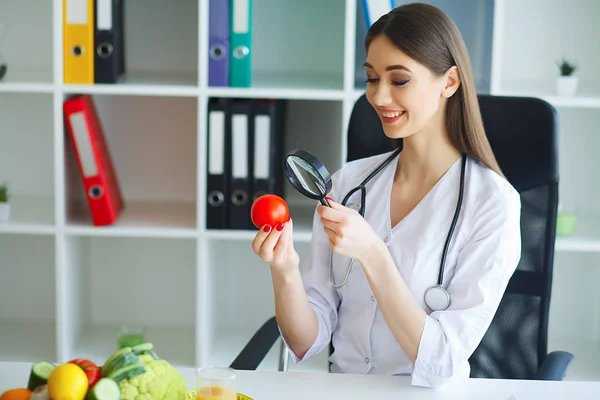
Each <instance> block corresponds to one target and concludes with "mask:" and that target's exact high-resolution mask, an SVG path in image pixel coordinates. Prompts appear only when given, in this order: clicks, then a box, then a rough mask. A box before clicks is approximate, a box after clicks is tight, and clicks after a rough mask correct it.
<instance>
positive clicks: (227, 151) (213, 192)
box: [206, 99, 231, 229]
mask: <svg viewBox="0 0 600 400" xmlns="http://www.w3.org/2000/svg"><path fill="white" fill-rule="evenodd" d="M229 103H230V102H229V100H227V99H210V100H209V103H208V121H207V135H206V136H207V176H206V195H207V198H206V229H226V228H227V225H228V222H227V216H228V208H229V173H230V165H231V144H230V141H231V136H230V134H229V133H230V132H231V118H230V112H231V109H230V104H229Z"/></svg>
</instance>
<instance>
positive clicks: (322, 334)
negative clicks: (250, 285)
mask: <svg viewBox="0 0 600 400" xmlns="http://www.w3.org/2000/svg"><path fill="white" fill-rule="evenodd" d="M340 175H341V171H338V172H336V173H335V174H333V175H332V190H331V192H330V194H329V196H330V197H332V198H333V199H336V200H337V197H336V196H337V195H338V190H337V188H338V187H339V184H340V183H339V179H340V178H339V177H340ZM292 218H293V216H292ZM330 251H331V250H330V247H329V238H328V237H327V235H326V234H325V231H324V230H323V224H322V223H321V221H320V217H319V214H318V213H317V212H316V209H315V211H314V214H313V222H312V239H311V242H310V250H309V252H308V256H307V258H306V260H305V262H304V265H303V268H302V271H301V272H302V282H303V284H304V289H305V291H306V295H307V297H308V301H309V303H310V305H311V307H312V309H313V310H314V311H315V314H316V316H317V319H318V321H319V331H318V334H317V338H316V340H315V342H314V343H313V345H312V346H311V347H310V348H309V349H308V351H307V352H306V354H304V357H302V358H300V357H298V355H297V354H295V353H294V351H293V350H292V348H291V347H290V346H289V343H288V341H287V338H286V337H285V335H284V334H283V332H282V331H281V328H280V329H279V332H280V334H281V338H282V339H283V342H284V344H285V345H286V347H287V349H288V350H289V353H290V355H291V356H292V359H293V360H294V362H295V363H299V362H301V361H305V360H308V359H309V358H311V357H312V356H314V355H316V354H319V353H320V352H321V351H323V350H324V349H325V348H327V346H328V345H329V342H330V340H331V335H332V333H333V331H334V330H335V328H336V326H337V323H338V316H337V310H338V306H339V304H340V299H339V296H338V294H337V291H336V290H335V289H334V288H332V287H331V285H330V284H329V255H330Z"/></svg>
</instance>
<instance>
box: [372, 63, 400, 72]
mask: <svg viewBox="0 0 600 400" xmlns="http://www.w3.org/2000/svg"><path fill="white" fill-rule="evenodd" d="M363 65H364V66H365V67H367V68H371V69H374V68H373V66H372V65H371V64H369V63H368V62H366V63H364V64H363ZM395 69H403V70H404V71H408V72H411V71H410V69H408V68H406V67H405V66H404V65H400V64H395V65H388V66H387V67H385V70H386V71H393V70H395Z"/></svg>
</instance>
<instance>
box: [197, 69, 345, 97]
mask: <svg viewBox="0 0 600 400" xmlns="http://www.w3.org/2000/svg"><path fill="white" fill-rule="evenodd" d="M340 79H342V76H341V75H340V74H329V75H327V74H318V73H313V74H306V73H304V74H303V73H298V74H296V73H264V74H260V73H256V74H255V75H254V77H253V84H252V87H251V88H233V87H209V88H208V89H207V93H208V95H209V96H210V97H255V98H273V99H298V100H343V99H344V97H345V93H344V91H343V90H341V89H340V88H339V85H338V84H337V82H338V81H339V80H340Z"/></svg>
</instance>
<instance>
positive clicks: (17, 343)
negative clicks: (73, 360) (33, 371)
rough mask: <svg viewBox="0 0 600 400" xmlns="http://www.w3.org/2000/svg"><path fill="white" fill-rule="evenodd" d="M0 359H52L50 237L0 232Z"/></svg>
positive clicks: (52, 323) (52, 282)
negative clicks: (0, 257) (0, 255)
mask: <svg viewBox="0 0 600 400" xmlns="http://www.w3.org/2000/svg"><path fill="white" fill-rule="evenodd" d="M0 254H2V262H1V263H0V276H1V277H2V279H0V305H1V306H0V359H2V360H14V361H17V360H18V361H30V362H32V361H35V360H37V359H48V360H55V359H56V352H55V349H56V325H55V321H56V319H55V315H56V309H55V304H56V302H55V297H56V288H55V273H54V260H55V251H54V237H52V236H46V235H33V234H31V235H28V236H24V235H10V234H0Z"/></svg>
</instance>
